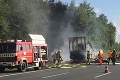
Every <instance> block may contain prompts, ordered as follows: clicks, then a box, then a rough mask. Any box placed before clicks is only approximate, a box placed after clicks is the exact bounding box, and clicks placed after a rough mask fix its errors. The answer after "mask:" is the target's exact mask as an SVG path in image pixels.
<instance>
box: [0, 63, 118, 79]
mask: <svg viewBox="0 0 120 80" xmlns="http://www.w3.org/2000/svg"><path fill="white" fill-rule="evenodd" d="M105 66H106V65H101V66H99V65H95V64H93V65H87V66H86V67H84V68H51V69H43V70H38V71H34V70H33V69H29V70H28V71H26V72H22V73H21V72H17V71H8V72H5V73H0V80H7V79H8V80H120V75H119V74H120V65H118V64H117V65H112V64H110V65H109V66H108V68H109V72H108V73H104V71H105Z"/></svg>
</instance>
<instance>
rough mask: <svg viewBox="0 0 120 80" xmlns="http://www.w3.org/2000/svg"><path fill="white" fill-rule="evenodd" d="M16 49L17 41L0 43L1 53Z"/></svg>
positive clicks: (12, 51)
mask: <svg viewBox="0 0 120 80" xmlns="http://www.w3.org/2000/svg"><path fill="white" fill-rule="evenodd" d="M15 51H16V44H15V43H0V53H14V52H15Z"/></svg>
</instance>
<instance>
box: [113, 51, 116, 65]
mask: <svg viewBox="0 0 120 80" xmlns="http://www.w3.org/2000/svg"><path fill="white" fill-rule="evenodd" d="M115 61H116V50H115V49H113V52H112V63H113V65H115Z"/></svg>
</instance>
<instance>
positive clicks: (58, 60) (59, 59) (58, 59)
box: [56, 50, 63, 66]
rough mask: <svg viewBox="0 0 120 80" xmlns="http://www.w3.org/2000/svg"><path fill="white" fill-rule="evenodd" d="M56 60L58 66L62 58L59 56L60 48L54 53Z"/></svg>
mask: <svg viewBox="0 0 120 80" xmlns="http://www.w3.org/2000/svg"><path fill="white" fill-rule="evenodd" d="M56 60H57V66H59V65H60V64H61V61H63V60H62V57H61V50H59V51H58V52H57V53H56Z"/></svg>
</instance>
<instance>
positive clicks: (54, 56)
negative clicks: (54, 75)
mask: <svg viewBox="0 0 120 80" xmlns="http://www.w3.org/2000/svg"><path fill="white" fill-rule="evenodd" d="M56 54H57V52H55V53H54V54H53V55H52V58H53V63H54V64H55V63H56Z"/></svg>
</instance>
